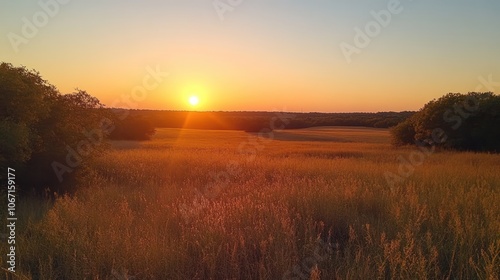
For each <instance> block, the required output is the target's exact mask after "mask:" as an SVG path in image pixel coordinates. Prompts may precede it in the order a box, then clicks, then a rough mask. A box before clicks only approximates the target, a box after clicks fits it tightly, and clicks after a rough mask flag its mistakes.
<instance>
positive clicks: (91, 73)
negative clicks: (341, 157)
mask: <svg viewBox="0 0 500 280" xmlns="http://www.w3.org/2000/svg"><path fill="white" fill-rule="evenodd" d="M54 1H55V0H54ZM391 1H395V0H388V1H367V0H363V1H357V2H355V3H353V2H352V1H338V2H335V3H331V2H326V1H320V2H303V1H302V2H301V1H274V2H262V1H242V4H240V5H238V6H234V7H232V10H230V11H226V12H225V13H224V14H223V17H220V13H218V12H217V10H216V9H215V8H214V6H213V5H212V3H211V1H208V2H207V1H203V2H202V1H195V2H190V3H186V2H185V1H165V2H163V3H158V2H155V1H144V2H141V3H138V2H135V1H130V0H127V1H121V2H119V1H116V0H112V1H107V2H106V3H101V2H98V1H88V2H84V1H70V2H68V3H67V4H60V7H59V8H58V10H57V13H54V15H53V16H50V17H48V21H47V23H46V24H45V25H43V26H40V27H38V28H37V29H38V30H37V32H36V33H35V36H33V38H27V40H26V41H27V43H22V44H19V45H17V46H14V45H13V43H12V40H11V39H9V38H11V37H9V36H11V35H9V34H16V35H20V36H23V33H22V31H23V24H25V21H23V18H26V19H27V20H28V21H34V20H35V19H34V18H33V16H34V15H35V14H36V13H39V12H40V11H44V10H43V9H42V8H41V7H40V6H39V4H37V3H2V4H1V8H2V9H0V10H1V12H0V16H2V18H4V19H5V23H6V24H5V25H4V28H3V29H2V31H3V32H4V33H5V36H3V37H4V40H2V41H0V53H1V54H2V56H1V59H0V60H2V61H5V62H10V63H12V64H14V65H15V66H20V65H25V66H27V67H28V68H30V69H36V70H37V71H39V72H40V73H41V75H42V76H43V77H44V78H45V79H47V80H48V81H49V82H50V83H52V84H54V85H55V86H57V87H58V88H59V89H60V91H61V92H63V93H69V92H72V91H73V90H74V89H75V88H80V89H83V90H86V91H88V92H89V93H90V94H92V95H94V96H96V97H97V98H99V100H101V102H102V103H104V104H105V105H107V106H113V104H122V105H123V104H128V105H123V106H120V107H129V108H145V109H160V110H201V111H270V110H280V111H295V112H377V111H404V110H418V109H419V108H421V107H422V106H423V105H424V104H425V103H427V102H428V101H430V100H432V99H434V98H438V97H440V96H442V95H444V94H446V93H448V92H462V93H466V92H468V91H475V90H477V89H478V88H481V90H482V91H487V90H491V89H493V90H496V92H497V93H498V92H500V86H499V84H498V83H493V84H492V85H493V86H492V85H491V84H490V85H489V87H488V85H483V86H481V85H482V83H484V80H488V77H492V78H491V79H492V80H493V81H497V80H498V81H500V55H498V46H499V45H500V32H498V30H497V27H498V26H500V17H498V12H500V4H499V3H497V2H495V1H488V0H484V1H477V2H474V4H471V2H470V1H465V0H460V1H449V0H448V1H442V2H440V3H424V2H416V1H413V2H411V1H408V0H407V1H404V0H401V1H398V2H399V6H398V7H399V8H400V9H399V11H400V12H399V13H397V14H396V13H393V14H392V15H391V16H390V17H391V20H390V22H389V23H388V24H387V26H382V24H381V23H379V28H380V30H379V32H378V33H377V34H376V36H373V37H370V38H369V43H368V44H367V46H364V47H362V48H361V47H360V48H359V50H360V51H359V53H355V54H352V55H351V56H350V58H351V59H352V61H350V62H349V59H346V55H345V52H344V51H343V49H342V47H341V46H342V44H343V43H347V44H350V45H353V46H356V43H355V42H356V36H357V34H358V33H357V31H356V30H357V29H356V28H360V29H363V30H366V29H365V27H366V26H367V25H370V24H372V25H373V23H374V22H376V20H375V18H374V16H373V14H374V13H375V14H377V13H378V14H379V15H380V14H381V13H384V11H385V12H387V11H389V12H391V11H390V10H388V5H389V4H388V3H390V2H391ZM7 11H9V12H8V13H7ZM219 12H220V11H219ZM222 19H223V20H222ZM366 32H368V31H365V33H366ZM358 35H359V34H358ZM358 47H359V46H358ZM16 50H17V51H16ZM147 69H161V72H164V73H167V72H168V76H167V77H164V78H162V79H161V81H157V80H155V79H154V77H153V78H151V77H150V78H148V76H151V73H150V72H151V71H150V70H147ZM145 80H147V81H149V82H150V83H149V84H148V83H146V84H145V82H144V81H145ZM153 84H154V86H153ZM480 86H481V87H480ZM138 87H143V88H145V91H144V98H139V99H137V98H133V96H134V92H135V91H137V90H138ZM191 96H197V97H198V98H199V104H197V105H196V106H193V105H191V104H189V102H188V101H189V98H190V97H191ZM124 98H125V99H127V98H128V99H127V100H129V102H128V103H127V102H123V99H124Z"/></svg>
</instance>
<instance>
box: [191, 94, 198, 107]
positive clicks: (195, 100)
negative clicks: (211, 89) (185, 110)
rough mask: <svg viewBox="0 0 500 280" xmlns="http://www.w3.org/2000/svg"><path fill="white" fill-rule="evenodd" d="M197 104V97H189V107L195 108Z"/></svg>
mask: <svg viewBox="0 0 500 280" xmlns="http://www.w3.org/2000/svg"><path fill="white" fill-rule="evenodd" d="M198 103H200V99H199V98H198V96H196V95H193V96H191V97H189V104H191V106H196V105H198Z"/></svg>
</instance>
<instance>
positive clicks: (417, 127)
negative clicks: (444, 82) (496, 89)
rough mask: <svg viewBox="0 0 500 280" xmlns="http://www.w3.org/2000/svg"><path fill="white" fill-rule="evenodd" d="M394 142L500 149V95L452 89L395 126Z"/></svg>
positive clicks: (445, 146) (466, 149) (478, 149)
mask: <svg viewBox="0 0 500 280" xmlns="http://www.w3.org/2000/svg"><path fill="white" fill-rule="evenodd" d="M392 137H393V143H394V144H395V145H397V146H401V145H415V144H417V145H433V146H436V147H441V148H444V149H454V150H465V151H488V152H500V96H499V95H495V94H494V93H492V92H469V93H468V94H460V93H449V94H447V95H445V96H443V97H441V98H439V99H437V100H432V101H430V102H429V103H427V104H426V105H425V106H424V107H423V108H422V109H420V110H419V111H418V112H417V113H416V114H414V115H413V116H411V117H410V118H408V119H406V120H405V121H404V122H401V123H400V124H398V125H397V126H395V127H394V128H393V129H392Z"/></svg>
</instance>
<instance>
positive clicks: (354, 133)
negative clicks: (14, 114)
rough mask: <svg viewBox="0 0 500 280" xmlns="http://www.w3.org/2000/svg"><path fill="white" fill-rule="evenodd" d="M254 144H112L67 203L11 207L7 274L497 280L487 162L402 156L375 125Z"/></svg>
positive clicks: (492, 182)
mask: <svg viewBox="0 0 500 280" xmlns="http://www.w3.org/2000/svg"><path fill="white" fill-rule="evenodd" d="M261 136H264V135H258V134H249V133H245V132H239V131H203V130H178V129H161V130H158V132H157V134H156V136H155V137H154V139H153V141H148V142H126V141H120V142H113V144H112V145H113V149H112V150H111V151H109V152H107V153H106V154H104V155H102V156H100V157H98V158H97V159H96V160H95V162H92V164H91V166H92V168H90V169H89V170H85V172H84V174H85V176H84V180H82V183H81V185H80V186H78V189H79V190H78V192H77V193H76V194H75V195H74V196H72V197H69V196H62V197H59V198H58V199H57V200H56V201H55V202H54V203H53V205H49V203H47V202H42V201H38V200H33V199H31V200H28V201H26V200H25V201H24V203H23V204H21V205H20V207H21V211H23V212H22V214H20V216H19V220H20V222H21V223H23V224H22V227H21V228H20V229H19V232H18V236H17V239H18V241H17V242H18V248H19V251H18V272H17V274H18V275H19V277H20V279H25V278H28V279H30V278H33V279H492V280H493V279H499V273H500V272H499V267H500V218H499V217H500V172H499V171H500V155H494V154H476V153H454V152H445V151H435V152H432V153H430V152H429V153H428V154H425V155H424V157H422V156H421V157H420V158H418V160H417V161H415V155H417V151H418V149H417V148H399V149H396V148H393V147H391V145H390V143H389V133H388V131H387V130H383V129H363V128H349V127H347V128H335V127H322V128H313V129H301V130H285V131H276V132H274V133H273V134H272V135H266V136H265V137H261ZM419 155H422V154H421V153H420V154H419ZM402 159H408V162H413V163H412V164H410V165H408V164H406V165H405V164H404V162H403V163H402V161H401V160H402ZM415 162H416V163H415ZM389 173H391V174H396V175H397V176H398V177H397V178H398V179H397V180H396V181H394V180H392V181H391V180H390V182H388V180H387V178H388V177H387V176H388V175H387V174H389ZM391 178H392V177H391ZM43 209H45V210H43ZM5 255H6V251H5V246H2V251H1V258H2V267H5ZM4 275H6V274H4ZM131 277H135V278H131Z"/></svg>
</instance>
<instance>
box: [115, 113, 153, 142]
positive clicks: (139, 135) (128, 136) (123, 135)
mask: <svg viewBox="0 0 500 280" xmlns="http://www.w3.org/2000/svg"><path fill="white" fill-rule="evenodd" d="M155 131H156V130H155V128H154V127H153V125H152V124H151V123H150V122H149V121H147V120H143V119H140V118H135V117H131V116H129V117H127V118H125V119H124V120H121V121H120V120H116V121H115V129H113V131H112V132H111V134H110V135H109V138H110V139H113V140H150V139H151V137H152V136H153V135H154V134H155Z"/></svg>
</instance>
